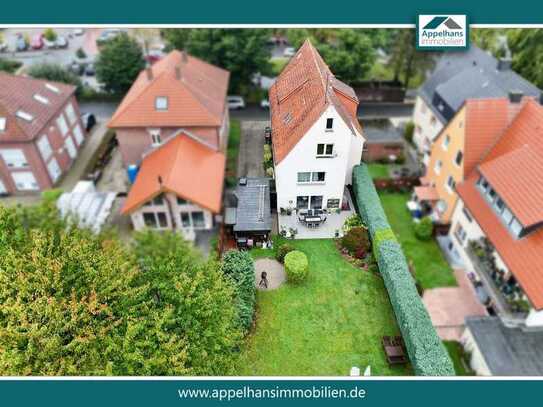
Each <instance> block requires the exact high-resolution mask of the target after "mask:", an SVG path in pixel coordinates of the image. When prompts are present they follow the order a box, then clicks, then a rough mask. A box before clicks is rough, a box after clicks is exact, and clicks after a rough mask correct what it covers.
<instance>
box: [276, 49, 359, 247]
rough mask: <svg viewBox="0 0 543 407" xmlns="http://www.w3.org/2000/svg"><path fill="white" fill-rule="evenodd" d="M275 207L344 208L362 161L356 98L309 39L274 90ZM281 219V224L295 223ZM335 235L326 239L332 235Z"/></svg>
mask: <svg viewBox="0 0 543 407" xmlns="http://www.w3.org/2000/svg"><path fill="white" fill-rule="evenodd" d="M269 97H270V110H271V125H272V150H273V159H274V164H275V182H276V190H277V207H278V208H279V210H280V212H281V211H291V210H294V209H297V210H307V209H319V210H334V211H336V210H338V211H339V210H340V209H341V208H342V207H343V206H344V204H346V201H345V198H344V194H345V186H346V185H348V184H351V177H352V170H353V167H354V166H355V165H356V164H359V163H360V160H361V157H362V149H363V145H364V138H363V136H362V128H361V126H360V124H359V123H358V120H357V115H356V111H357V107H358V99H357V97H356V95H355V93H354V91H353V89H352V88H351V87H349V86H348V85H346V84H344V83H343V82H341V81H339V80H338V79H336V78H335V77H334V75H333V74H332V72H331V71H330V69H329V68H328V66H327V65H326V63H325V62H324V61H323V60H322V58H321V56H320V55H319V53H318V52H317V50H316V49H315V48H314V47H313V45H312V44H311V43H310V42H309V41H306V42H304V44H303V45H302V47H301V48H300V49H299V50H298V52H297V53H296V55H294V57H292V59H291V60H290V62H289V63H288V65H287V66H286V67H285V68H284V70H283V71H282V72H281V75H279V77H278V78H277V81H276V82H275V83H274V84H273V86H272V87H271V88H270V92H269ZM288 221H289V220H288V219H286V218H285V217H281V216H280V217H279V227H280V230H281V229H282V228H287V226H290V225H291V224H290V223H289V222H288ZM331 233H332V234H331V235H330V236H328V237H332V236H333V232H331Z"/></svg>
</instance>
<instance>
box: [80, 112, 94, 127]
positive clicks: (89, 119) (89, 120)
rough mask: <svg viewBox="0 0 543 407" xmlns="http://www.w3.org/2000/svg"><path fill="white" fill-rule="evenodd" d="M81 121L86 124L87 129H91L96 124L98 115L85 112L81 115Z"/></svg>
mask: <svg viewBox="0 0 543 407" xmlns="http://www.w3.org/2000/svg"><path fill="white" fill-rule="evenodd" d="M81 121H82V122H83V125H84V126H85V130H86V131H90V130H91V129H92V128H93V127H94V125H95V124H96V117H94V115H93V114H92V113H83V114H82V115H81Z"/></svg>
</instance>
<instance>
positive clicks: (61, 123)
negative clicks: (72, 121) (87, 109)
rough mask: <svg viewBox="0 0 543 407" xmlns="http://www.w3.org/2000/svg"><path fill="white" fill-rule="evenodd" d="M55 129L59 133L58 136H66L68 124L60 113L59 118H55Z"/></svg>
mask: <svg viewBox="0 0 543 407" xmlns="http://www.w3.org/2000/svg"><path fill="white" fill-rule="evenodd" d="M57 127H58V129H59V131H60V134H62V135H63V136H66V134H68V124H66V119H65V118H64V116H63V115H62V113H61V114H60V116H59V117H57Z"/></svg>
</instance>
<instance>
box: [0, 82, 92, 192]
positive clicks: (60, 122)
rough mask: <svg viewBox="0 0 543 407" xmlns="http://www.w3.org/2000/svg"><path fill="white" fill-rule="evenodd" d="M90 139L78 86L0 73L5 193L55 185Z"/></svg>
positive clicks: (0, 182)
mask: <svg viewBox="0 0 543 407" xmlns="http://www.w3.org/2000/svg"><path fill="white" fill-rule="evenodd" d="M84 141H85V131H84V127H83V124H82V123H81V118H80V113H79V107H78V105H77V101H76V99H75V87H74V86H70V85H66V84H63V83H56V82H50V81H45V80H40V79H33V78H29V77H25V76H17V75H10V74H7V73H4V72H0V195H3V194H18V193H27V192H36V191H42V190H45V189H48V188H51V187H53V186H54V185H55V184H56V183H57V182H58V181H59V179H60V178H61V177H62V175H63V174H64V173H66V171H68V169H69V168H70V166H71V165H72V163H73V162H74V160H75V159H76V157H77V154H78V151H79V148H80V147H81V145H82V144H83V142H84Z"/></svg>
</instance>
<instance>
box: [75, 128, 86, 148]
mask: <svg viewBox="0 0 543 407" xmlns="http://www.w3.org/2000/svg"><path fill="white" fill-rule="evenodd" d="M73 134H74V137H75V142H76V143H77V145H78V146H80V145H81V144H82V143H83V141H84V137H83V131H82V130H81V126H80V125H79V124H78V125H77V126H75V127H74V130H73Z"/></svg>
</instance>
